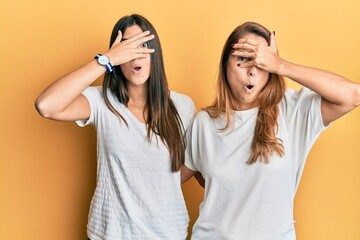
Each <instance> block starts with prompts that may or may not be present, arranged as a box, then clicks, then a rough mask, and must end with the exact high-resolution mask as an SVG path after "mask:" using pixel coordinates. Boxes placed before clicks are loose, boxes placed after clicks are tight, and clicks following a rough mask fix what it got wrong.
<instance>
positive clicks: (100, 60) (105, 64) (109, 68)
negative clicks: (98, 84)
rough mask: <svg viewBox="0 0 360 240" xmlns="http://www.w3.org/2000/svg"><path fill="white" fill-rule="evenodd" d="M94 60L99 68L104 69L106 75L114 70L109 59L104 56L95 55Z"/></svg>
mask: <svg viewBox="0 0 360 240" xmlns="http://www.w3.org/2000/svg"><path fill="white" fill-rule="evenodd" d="M94 59H96V60H97V62H98V64H99V65H100V66H103V67H105V69H106V73H111V72H112V71H113V70H114V67H113V66H112V64H111V62H110V58H109V57H108V56H106V55H102V54H97V55H96V56H95V57H94Z"/></svg>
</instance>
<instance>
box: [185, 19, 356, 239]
mask: <svg viewBox="0 0 360 240" xmlns="http://www.w3.org/2000/svg"><path fill="white" fill-rule="evenodd" d="M283 77H288V78H290V79H292V80H294V81H295V82H297V83H299V84H301V85H303V86H304V88H302V89H301V90H299V91H294V90H290V89H285V82H284V79H283ZM359 104H360V85H359V84H356V83H353V82H350V81H348V80H347V79H345V78H343V77H341V76H339V75H336V74H333V73H330V72H326V71H323V70H319V69H314V68H309V67H304V66H300V65H298V64H295V63H291V62H289V61H286V60H285V59H282V58H280V57H279V55H278V54H277V47H276V43H275V33H270V32H269V31H268V30H267V29H266V28H265V27H263V26H261V25H260V24H257V23H253V22H246V23H244V24H242V25H240V26H238V27H237V28H235V30H234V31H233V32H232V33H231V34H230V36H229V38H228V39H227V41H226V43H225V46H224V49H223V52H222V56H221V61H220V69H219V76H218V82H217V92H216V98H215V101H214V103H213V104H212V105H211V106H208V107H206V108H205V109H204V110H203V111H201V112H200V113H198V115H197V116H196V117H195V120H194V123H193V126H192V128H191V130H189V133H188V139H189V140H188V143H187V144H188V146H187V158H186V160H185V165H186V167H183V169H182V181H186V180H187V179H188V178H190V177H191V176H192V175H193V174H194V173H196V172H200V173H201V175H202V177H203V178H204V180H205V195H204V201H203V203H202V204H201V209H200V215H199V218H198V219H197V222H196V223H195V225H194V227H193V231H192V238H191V239H192V240H196V239H207V240H212V239H214V240H215V239H216V240H218V239H228V240H230V239H236V240H238V239H241V240H266V239H268V240H280V239H281V240H293V239H296V236H295V230H294V224H293V202H294V197H295V193H296V190H297V187H298V184H299V181H300V178H301V174H302V171H303V169H304V164H305V159H306V157H307V154H308V153H309V151H310V148H311V146H312V145H313V143H314V142H315V140H316V139H317V137H318V136H319V134H320V133H321V132H322V131H323V130H324V129H325V128H326V126H328V125H329V124H330V123H331V122H332V121H334V120H336V119H338V118H340V117H341V116H343V115H344V114H346V113H347V112H349V111H351V110H352V109H354V108H355V107H356V106H358V105H359Z"/></svg>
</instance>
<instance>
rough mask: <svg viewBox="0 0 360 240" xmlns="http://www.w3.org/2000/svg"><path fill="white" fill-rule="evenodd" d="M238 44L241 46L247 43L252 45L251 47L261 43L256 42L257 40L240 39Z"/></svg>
mask: <svg viewBox="0 0 360 240" xmlns="http://www.w3.org/2000/svg"><path fill="white" fill-rule="evenodd" d="M237 43H239V44H241V43H247V44H250V45H258V44H259V42H258V41H256V40H255V39H252V38H247V37H245V38H240V39H239V40H238V41H237Z"/></svg>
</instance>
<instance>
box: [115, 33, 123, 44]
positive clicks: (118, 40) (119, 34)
mask: <svg viewBox="0 0 360 240" xmlns="http://www.w3.org/2000/svg"><path fill="white" fill-rule="evenodd" d="M121 39H122V33H121V31H120V30H119V31H118V35H117V36H116V39H115V41H114V43H118V42H121Z"/></svg>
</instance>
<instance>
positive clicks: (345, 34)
mask: <svg viewBox="0 0 360 240" xmlns="http://www.w3.org/2000/svg"><path fill="white" fill-rule="evenodd" d="M359 10H360V3H359V2H358V1H355V0H349V1H338V0H327V1H325V0H318V1H314V0H302V1H298V3H295V1H288V0H274V1H269V0H267V1H265V0H252V1H251V0H250V1H239V0H236V1H235V0H224V1H202V0H198V1H194V0H183V1H160V0H151V1H147V0H142V1H130V0H129V1H124V0H117V1H114V0H108V1H93V0H77V1H74V0H62V1H45V0H33V1H29V0H1V1H0V53H1V57H0V73H1V75H0V76H1V88H0V107H1V108H0V109H1V118H0V127H1V137H0V141H1V142H0V154H1V156H0V239H4V240H23V239H27V240H39V239H41V240H42V239H51V240H57V239H59V240H60V239H61V240H63V239H67V240H78V239H84V238H85V235H86V221H87V212H88V207H89V203H90V199H91V196H92V193H93V189H94V186H95V176H96V150H95V148H96V142H95V132H94V130H93V129H92V128H91V127H88V128H85V129H80V128H79V127H76V126H75V124H74V123H59V122H54V121H48V120H45V119H42V118H41V117H40V116H38V115H37V113H36V112H35V109H34V107H33V102H34V100H35V98H36V96H37V95H38V94H39V93H40V91H41V90H42V89H43V88H44V87H45V86H47V85H48V84H49V83H51V82H52V81H53V80H55V79H56V78H58V77H60V76H61V75H63V74H65V73H67V72H69V71H71V70H72V69H74V68H76V67H78V66H79V65H81V64H83V63H85V62H87V61H89V60H90V59H91V58H92V57H93V56H94V55H95V54H97V53H101V52H104V51H105V50H106V49H107V47H108V41H109V40H108V39H109V37H110V31H111V29H112V27H113V25H114V23H115V22H116V21H117V20H118V18H119V17H120V16H123V15H125V14H129V13H133V12H137V13H141V14H144V15H145V16H146V17H148V18H149V19H150V21H151V22H152V23H153V24H154V25H155V27H156V28H157V30H158V32H159V34H160V37H161V42H162V45H163V48H164V55H165V61H166V62H165V64H166V69H167V73H168V77H169V79H170V84H171V87H172V88H173V89H174V90H176V91H179V92H183V93H186V94H188V95H190V96H191V97H192V98H193V100H194V101H195V102H196V105H197V107H198V108H200V107H201V106H204V105H206V104H209V103H210V101H211V100H212V96H213V86H214V79H215V75H216V71H217V65H218V61H219V56H220V52H221V48H222V46H223V44H224V42H225V39H226V38H227V36H228V34H229V33H230V32H231V31H232V29H233V28H234V27H235V26H237V25H238V24H239V23H241V22H243V21H246V20H253V21H258V22H260V23H263V24H264V25H265V26H267V27H268V28H270V29H271V30H275V31H276V37H277V41H278V46H279V49H280V53H281V55H282V56H283V57H284V58H287V59H289V60H291V61H295V62H298V63H301V64H304V65H311V66H316V67H319V68H324V69H328V70H331V71H334V72H337V73H339V74H342V75H344V76H346V77H347V78H349V79H351V80H353V81H356V82H360V64H359V63H360V47H359V43H360V25H359V24H360V14H359V12H360V11H359ZM289 86H290V87H296V88H297V87H298V86H297V85H295V84H293V83H291V82H289ZM359 142H360V108H358V109H356V110H355V111H353V112H352V113H350V114H348V115H347V116H345V117H343V118H342V119H340V120H338V121H337V122H335V123H333V124H332V126H331V127H330V128H329V129H328V130H326V131H325V132H324V134H323V135H322V136H321V137H320V138H319V140H318V141H317V143H316V144H315V146H314V148H313V150H312V151H311V154H310V156H309V158H308V163H307V166H306V168H305V173H304V175H303V179H302V182H301V184H300V187H299V191H298V193H297V197H296V201H295V219H296V221H297V224H296V230H297V234H298V239H300V240H309V239H310V240H311V239H326V240H339V239H346V240H358V239H360V227H359V226H360V204H359V203H360V174H359V173H358V172H359V170H360V143H359ZM184 192H185V195H186V200H187V203H188V207H189V211H190V215H191V217H192V222H191V224H192V223H193V220H194V219H195V218H196V216H197V211H198V204H199V202H200V201H201V195H202V190H201V189H200V188H199V187H197V186H196V184H195V183H194V182H193V181H191V182H189V183H186V184H185V185H184Z"/></svg>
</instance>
